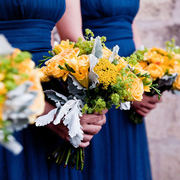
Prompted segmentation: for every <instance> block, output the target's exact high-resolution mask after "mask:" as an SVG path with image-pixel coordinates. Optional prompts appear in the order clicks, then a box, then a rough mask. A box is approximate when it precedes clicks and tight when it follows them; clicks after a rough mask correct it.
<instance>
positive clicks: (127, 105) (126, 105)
mask: <svg viewBox="0 0 180 180" xmlns="http://www.w3.org/2000/svg"><path fill="white" fill-rule="evenodd" d="M130 108H131V103H130V102H129V101H127V102H125V103H121V106H120V109H121V110H126V111H127V110H130Z"/></svg>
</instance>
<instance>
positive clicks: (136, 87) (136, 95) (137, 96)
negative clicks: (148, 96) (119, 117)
mask: <svg viewBox="0 0 180 180" xmlns="http://www.w3.org/2000/svg"><path fill="white" fill-rule="evenodd" d="M129 91H130V93H131V95H132V98H133V99H131V100H130V101H141V100H142V98H143V93H144V87H143V82H142V81H141V80H140V79H139V78H135V79H134V81H133V83H132V86H131V87H130V89H129Z"/></svg>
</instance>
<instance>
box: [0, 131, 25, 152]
mask: <svg viewBox="0 0 180 180" xmlns="http://www.w3.org/2000/svg"><path fill="white" fill-rule="evenodd" d="M0 144H1V145H2V146H4V147H5V148H6V149H8V150H9V151H11V152H12V153H13V154H15V155H18V154H20V153H21V151H22V150H23V147H22V145H21V144H20V143H18V142H17V141H16V139H15V138H14V137H13V136H11V135H9V136H8V142H4V134H3V132H2V131H0Z"/></svg>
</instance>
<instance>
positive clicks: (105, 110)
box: [94, 109, 108, 115]
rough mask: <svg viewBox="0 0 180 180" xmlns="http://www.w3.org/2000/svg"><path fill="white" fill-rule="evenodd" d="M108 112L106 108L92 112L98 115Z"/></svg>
mask: <svg viewBox="0 0 180 180" xmlns="http://www.w3.org/2000/svg"><path fill="white" fill-rule="evenodd" d="M107 112H108V110H107V109H104V110H103V111H102V112H100V113H99V112H94V114H96V115H99V114H106V113H107Z"/></svg>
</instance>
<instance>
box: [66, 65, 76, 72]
mask: <svg viewBox="0 0 180 180" xmlns="http://www.w3.org/2000/svg"><path fill="white" fill-rule="evenodd" d="M65 66H66V68H67V70H68V71H69V72H71V73H75V70H74V69H73V68H72V67H70V66H69V65H68V64H67V63H65Z"/></svg>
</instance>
